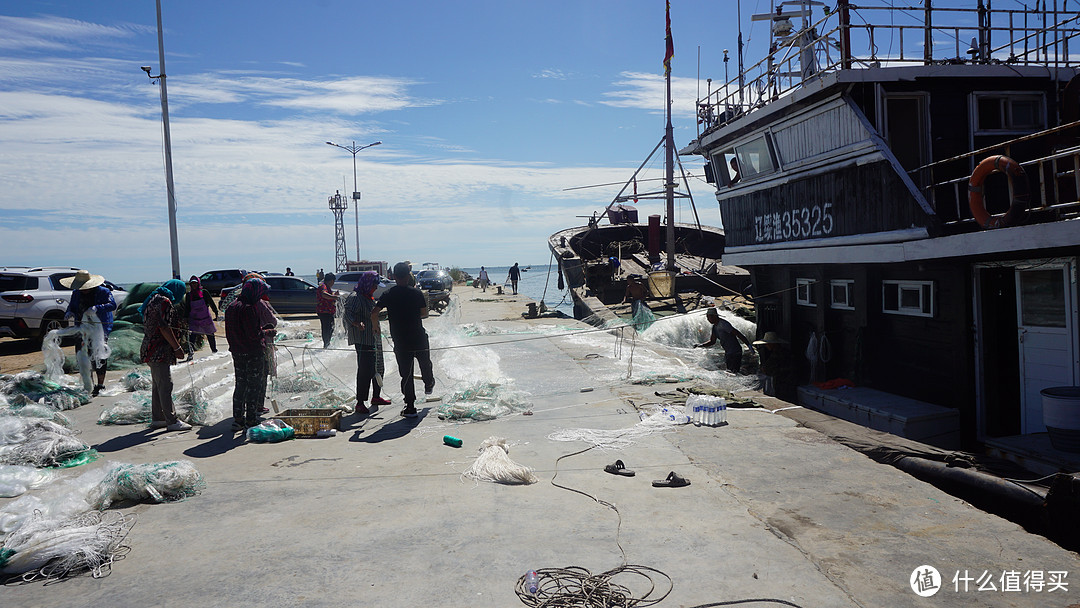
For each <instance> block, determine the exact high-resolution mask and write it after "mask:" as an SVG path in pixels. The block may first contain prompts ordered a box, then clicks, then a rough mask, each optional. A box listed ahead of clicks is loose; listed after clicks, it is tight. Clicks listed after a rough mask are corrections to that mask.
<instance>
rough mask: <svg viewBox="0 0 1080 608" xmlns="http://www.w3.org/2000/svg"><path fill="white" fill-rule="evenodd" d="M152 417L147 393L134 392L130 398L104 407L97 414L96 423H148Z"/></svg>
mask: <svg viewBox="0 0 1080 608" xmlns="http://www.w3.org/2000/svg"><path fill="white" fill-rule="evenodd" d="M152 417H153V413H152V411H151V405H150V395H149V394H148V393H141V392H140V393H135V395H133V396H132V397H131V399H125V400H123V401H120V402H118V403H117V404H116V405H114V406H112V407H110V408H106V409H104V410H102V411H101V414H99V415H98V419H97V423H98V424H149V423H150V420H151V419H152Z"/></svg>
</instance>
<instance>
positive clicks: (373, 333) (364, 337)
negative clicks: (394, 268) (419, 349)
mask: <svg viewBox="0 0 1080 608" xmlns="http://www.w3.org/2000/svg"><path fill="white" fill-rule="evenodd" d="M378 286H379V274H378V273H376V272H374V271H368V272H365V273H363V274H361V275H360V279H359V280H358V281H357V282H356V288H355V289H353V292H352V293H351V294H349V297H348V298H346V300H345V304H344V305H343V306H342V311H341V318H342V323H343V324H344V325H345V333H346V335H347V336H348V339H349V344H352V345H353V346H354V347H355V348H356V403H357V406H356V412H357V413H358V414H360V415H361V416H367V415H368V414H370V413H373V412H375V411H376V410H378V409H379V406H380V405H390V401H389V400H388V399H383V398H382V396H381V395H380V393H381V392H382V377H383V370H384V369H385V366H384V365H383V353H382V337H381V336H380V334H379V324H378V322H377V321H373V320H372V318H371V312H372V311H373V310H374V309H375V300H374V299H373V298H372V294H374V293H375V288H376V287H378ZM369 387H370V389H371V407H370V408H369V407H367V406H365V405H364V401H367V396H368V388H369Z"/></svg>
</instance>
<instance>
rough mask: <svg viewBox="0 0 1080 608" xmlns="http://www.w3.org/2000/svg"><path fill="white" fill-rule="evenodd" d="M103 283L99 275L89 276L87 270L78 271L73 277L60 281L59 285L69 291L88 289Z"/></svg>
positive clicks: (102, 278)
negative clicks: (69, 289)
mask: <svg viewBox="0 0 1080 608" xmlns="http://www.w3.org/2000/svg"><path fill="white" fill-rule="evenodd" d="M104 282H105V277H103V276H101V275H100V274H90V271H89V270H80V271H79V272H76V273H75V275H74V276H70V277H67V278H65V279H60V284H61V285H63V286H64V287H70V288H71V289H90V288H92V287H97V286H98V285H101V284H102V283H104Z"/></svg>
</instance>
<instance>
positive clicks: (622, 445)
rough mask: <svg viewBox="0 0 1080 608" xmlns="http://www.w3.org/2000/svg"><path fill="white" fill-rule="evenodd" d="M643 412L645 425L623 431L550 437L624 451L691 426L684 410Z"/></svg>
mask: <svg viewBox="0 0 1080 608" xmlns="http://www.w3.org/2000/svg"><path fill="white" fill-rule="evenodd" d="M649 407H650V409H651V410H652V411H651V412H650V413H646V412H645V411H642V412H641V421H640V422H638V423H637V424H635V425H634V426H632V427H628V428H623V429H560V430H558V431H555V432H553V433H551V434H550V435H548V439H550V440H552V441H584V442H586V443H589V444H591V445H592V446H593V447H596V448H600V449H601V450H624V449H626V448H628V447H630V446H632V445H634V444H635V443H636V442H637V440H640V439H643V438H645V437H648V436H649V435H655V434H657V433H664V432H667V431H670V430H673V429H674V428H675V427H676V426H680V425H684V424H688V423H689V422H690V418H689V417H688V416H687V415H686V411H685V410H684V409H683V408H682V406H678V405H670V406H656V405H653V406H649Z"/></svg>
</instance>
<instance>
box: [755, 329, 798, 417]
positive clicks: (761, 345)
mask: <svg viewBox="0 0 1080 608" xmlns="http://www.w3.org/2000/svg"><path fill="white" fill-rule="evenodd" d="M754 346H755V347H757V349H758V353H759V354H760V360H761V364H760V366H759V368H758V369H759V370H760V371H761V373H762V374H764V375H765V386H764V393H765V394H766V395H771V396H773V397H777V398H780V399H783V400H784V401H791V402H794V401H795V365H794V362H793V360H792V358H791V348H789V346H788V341H787V340H784V339H783V338H781V337H780V335H779V334H777V333H776V332H775V331H767V332H765V335H764V336H762V337H761V339H760V340H755V341H754Z"/></svg>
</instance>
